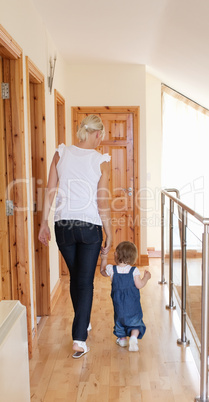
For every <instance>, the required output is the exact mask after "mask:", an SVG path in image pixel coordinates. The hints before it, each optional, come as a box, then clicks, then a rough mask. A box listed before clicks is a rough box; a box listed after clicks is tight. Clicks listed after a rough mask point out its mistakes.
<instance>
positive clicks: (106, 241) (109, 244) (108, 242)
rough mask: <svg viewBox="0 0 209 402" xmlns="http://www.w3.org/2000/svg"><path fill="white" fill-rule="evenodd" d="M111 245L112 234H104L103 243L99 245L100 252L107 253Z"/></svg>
mask: <svg viewBox="0 0 209 402" xmlns="http://www.w3.org/2000/svg"><path fill="white" fill-rule="evenodd" d="M111 247H112V234H110V235H107V236H106V240H105V245H104V247H103V246H102V247H101V254H108V253H109V251H110V249H111Z"/></svg>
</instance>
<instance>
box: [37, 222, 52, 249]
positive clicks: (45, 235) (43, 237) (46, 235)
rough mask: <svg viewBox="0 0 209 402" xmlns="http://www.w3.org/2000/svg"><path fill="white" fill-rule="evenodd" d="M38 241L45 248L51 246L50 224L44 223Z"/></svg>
mask: <svg viewBox="0 0 209 402" xmlns="http://www.w3.org/2000/svg"><path fill="white" fill-rule="evenodd" d="M38 240H40V242H41V243H43V244H44V245H45V246H48V245H49V241H50V240H51V233H50V229H49V226H48V222H46V221H45V222H42V223H41V227H40V230H39V234H38Z"/></svg>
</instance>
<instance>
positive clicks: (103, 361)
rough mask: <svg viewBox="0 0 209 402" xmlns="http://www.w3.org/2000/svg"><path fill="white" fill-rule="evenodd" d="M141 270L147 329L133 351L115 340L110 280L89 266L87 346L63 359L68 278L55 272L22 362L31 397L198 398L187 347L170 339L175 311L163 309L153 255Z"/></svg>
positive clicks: (145, 401) (54, 400)
mask: <svg viewBox="0 0 209 402" xmlns="http://www.w3.org/2000/svg"><path fill="white" fill-rule="evenodd" d="M149 269H150V272H151V274H152V278H151V280H150V281H149V282H148V284H147V286H146V287H145V288H144V289H142V290H141V299H142V306H143V311H144V322H145V324H146V326H147V332H146V334H145V336H144V338H143V339H142V340H141V341H139V352H136V353H135V352H129V351H128V350H127V348H124V349H122V348H120V347H119V346H118V345H116V343H115V340H116V338H115V336H114V335H113V334H112V328H113V311H112V301H111V298H110V289H111V285H110V281H109V278H104V277H102V276H101V275H100V274H99V268H97V274H96V277H95V291H94V304H93V310H92V318H91V324H92V331H90V333H89V337H88V345H89V346H90V349H91V350H90V352H89V353H87V354H86V355H85V356H84V357H82V358H81V359H78V360H75V359H73V358H72V357H71V354H72V340H71V320H72V314H73V313H72V306H71V302H70V297H69V292H68V287H69V285H68V277H63V290H62V294H61V296H60V298H59V300H58V302H57V304H56V306H55V308H54V310H53V312H52V315H51V316H50V317H49V318H47V319H46V320H45V323H44V325H43V328H42V330H40V335H39V340H38V346H37V348H36V350H35V352H34V356H33V358H32V359H31V360H30V381H31V401H33V402H41V401H42V402H65V401H66V402H67V401H70V402H81V401H82V402H98V401H99V402H109V401H112V402H113V401H114V402H116V401H118V402H135V401H137V402H140V401H141V402H177V401H178V402H191V401H193V400H194V398H195V397H196V396H198V395H199V392H200V390H199V382H200V380H199V373H198V370H197V368H196V365H195V362H194V359H193V357H192V354H191V350H190V348H184V347H179V346H177V343H176V341H177V339H178V338H179V337H180V321H179V319H178V317H177V313H176V311H168V310H166V309H165V305H166V304H167V303H168V290H167V286H166V285H164V286H161V285H159V284H158V280H159V279H160V258H151V259H150V267H149ZM140 272H141V274H142V273H143V268H140ZM40 325H42V324H40Z"/></svg>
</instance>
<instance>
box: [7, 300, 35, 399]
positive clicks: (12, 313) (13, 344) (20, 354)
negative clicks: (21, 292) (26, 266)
mask: <svg viewBox="0 0 209 402" xmlns="http://www.w3.org/2000/svg"><path fill="white" fill-rule="evenodd" d="M0 401H1V402H30V379H29V360H28V339H27V318H26V307H25V306H23V305H22V304H21V303H20V302H19V301H16V300H2V301H1V302H0Z"/></svg>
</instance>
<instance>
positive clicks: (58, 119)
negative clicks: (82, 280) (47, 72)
mask: <svg viewBox="0 0 209 402" xmlns="http://www.w3.org/2000/svg"><path fill="white" fill-rule="evenodd" d="M54 114H55V147H56V148H57V147H58V145H59V144H61V143H64V144H66V128H65V98H63V96H62V95H61V94H60V92H58V91H57V89H55V90H54ZM68 274H69V271H68V268H67V265H66V263H65V261H64V258H63V257H62V255H61V253H59V278H61V276H62V275H68Z"/></svg>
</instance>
